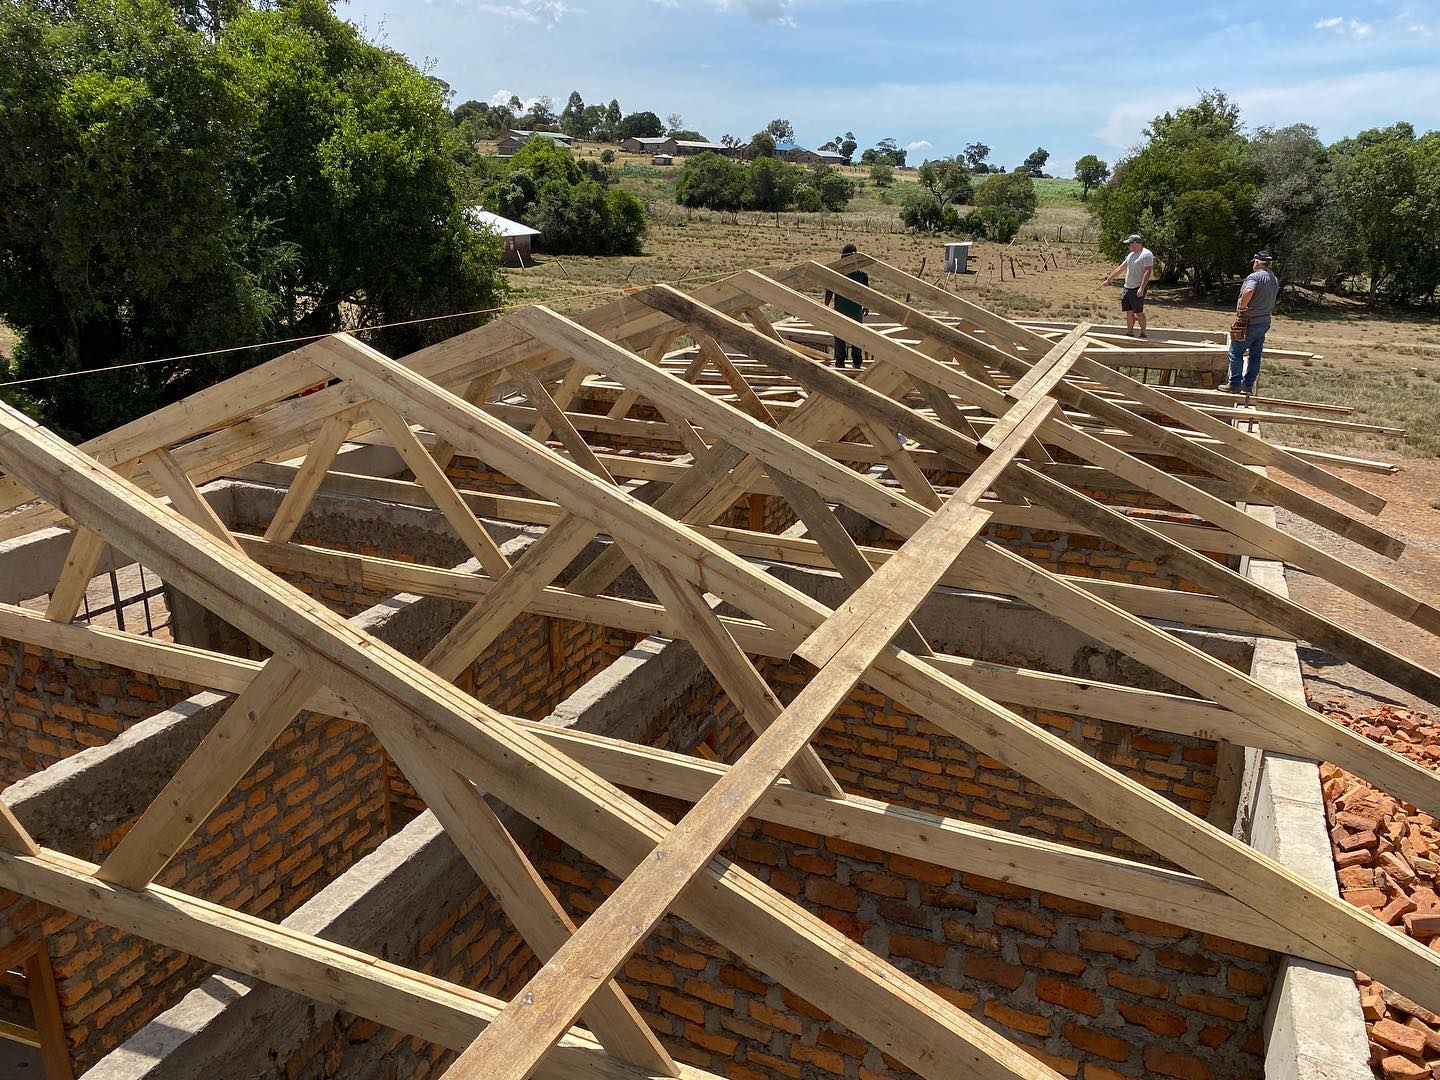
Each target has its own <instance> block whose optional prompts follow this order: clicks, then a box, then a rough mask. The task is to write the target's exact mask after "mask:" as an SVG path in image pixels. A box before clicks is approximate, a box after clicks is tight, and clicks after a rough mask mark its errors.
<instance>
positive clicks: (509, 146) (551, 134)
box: [496, 128, 575, 157]
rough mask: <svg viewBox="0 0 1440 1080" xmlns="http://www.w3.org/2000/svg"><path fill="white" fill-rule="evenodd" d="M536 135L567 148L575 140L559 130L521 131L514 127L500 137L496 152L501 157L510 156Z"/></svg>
mask: <svg viewBox="0 0 1440 1080" xmlns="http://www.w3.org/2000/svg"><path fill="white" fill-rule="evenodd" d="M536 135H539V136H541V137H542V138H546V139H552V140H554V141H555V142H557V143H559V144H560V145H561V146H563V147H566V148H567V149H568V148H569V146H570V144H571V143H573V142H574V141H575V140H574V139H573V138H571V137H570V136H569V135H562V134H561V133H560V132H558V131H520V130H518V129H513V128H512V129H511V130H510V131H507V132H506V133H505V134H504V135H502V136H501V137H500V142H499V145H498V146H497V147H496V153H498V154H499V155H500V156H501V157H510V156H511V155H512V154H514V153H515V151H516V150H519V149H520V148H521V147H522V146H524V145H525V144H526V143H527V142H529V141H530V140H531V139H533V138H534V137H535V136H536Z"/></svg>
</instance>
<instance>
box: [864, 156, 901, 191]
mask: <svg viewBox="0 0 1440 1080" xmlns="http://www.w3.org/2000/svg"><path fill="white" fill-rule="evenodd" d="M870 179H871V180H872V181H873V182H874V184H875V186H876V187H882V188H883V187H889V186H890V185H891V184H893V183H894V182H895V166H894V165H891V164H890V163H889V162H888V161H873V162H871V163H870Z"/></svg>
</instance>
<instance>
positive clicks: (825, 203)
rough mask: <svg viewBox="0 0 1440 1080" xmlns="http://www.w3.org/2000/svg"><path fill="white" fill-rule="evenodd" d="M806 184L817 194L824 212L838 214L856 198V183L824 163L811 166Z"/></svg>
mask: <svg viewBox="0 0 1440 1080" xmlns="http://www.w3.org/2000/svg"><path fill="white" fill-rule="evenodd" d="M805 183H806V184H807V185H808V186H809V187H810V189H811V190H813V191H814V192H815V194H816V198H817V200H818V201H819V203H820V207H819V208H820V209H822V210H830V211H834V212H836V213H838V212H840V211H841V210H844V209H845V207H847V206H848V205H850V200H851V199H853V198H854V197H855V181H853V180H851V179H850V178H849V177H848V176H846V175H845V174H844V173H842V172H841V171H840V170H839V169H836V168H834V167H833V166H830V165H826V164H824V163H823V162H821V163H819V164H816V165H811V166H810V169H809V171H808V173H807V174H806V177H805Z"/></svg>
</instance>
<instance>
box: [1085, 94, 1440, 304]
mask: <svg viewBox="0 0 1440 1080" xmlns="http://www.w3.org/2000/svg"><path fill="white" fill-rule="evenodd" d="M1090 205H1091V209H1092V213H1093V214H1094V216H1095V220H1096V222H1097V224H1098V225H1099V227H1100V246H1101V248H1102V250H1103V251H1104V252H1105V254H1106V255H1107V256H1114V257H1118V256H1119V254H1120V251H1121V249H1122V248H1123V241H1124V238H1125V237H1126V236H1127V235H1129V234H1130V233H1136V232H1138V233H1139V234H1140V235H1142V236H1143V237H1144V238H1145V243H1146V245H1147V246H1148V247H1149V248H1150V249H1151V250H1152V251H1153V252H1154V253H1155V257H1156V275H1157V280H1159V281H1161V282H1162V283H1169V284H1176V283H1180V282H1182V281H1183V282H1186V283H1188V284H1189V285H1190V287H1191V289H1192V290H1193V291H1194V292H1195V293H1196V294H1200V293H1204V292H1206V291H1208V290H1210V289H1213V288H1215V287H1216V286H1218V285H1220V284H1222V283H1224V282H1225V281H1226V280H1227V278H1229V277H1232V276H1233V275H1235V274H1237V273H1240V272H1241V271H1243V270H1245V269H1247V268H1248V267H1249V262H1250V259H1249V257H1250V256H1251V255H1252V254H1253V253H1254V252H1255V251H1257V250H1259V249H1261V248H1264V249H1268V250H1269V251H1270V252H1271V253H1272V254H1274V256H1275V258H1276V269H1277V272H1278V273H1279V274H1280V276H1281V278H1282V280H1284V281H1286V282H1287V283H1288V284H1291V285H1311V286H1314V287H1315V288H1317V289H1319V290H1321V291H1326V292H1337V291H1340V290H1341V289H1342V288H1344V287H1345V285H1346V283H1347V282H1349V281H1350V280H1352V279H1356V278H1358V279H1360V280H1361V281H1363V283H1364V292H1365V293H1366V294H1367V295H1368V296H1370V297H1374V298H1382V299H1386V300H1390V301H1394V302H1397V303H1410V302H1434V301H1435V299H1436V294H1437V289H1440V132H1435V131H1432V132H1429V133H1427V134H1425V135H1417V134H1416V133H1415V129H1414V127H1413V125H1411V124H1409V123H1406V122H1404V121H1401V122H1398V123H1395V124H1392V125H1391V126H1390V127H1386V128H1371V129H1368V130H1366V131H1361V132H1359V133H1358V134H1356V135H1353V136H1347V137H1345V138H1342V139H1339V140H1336V141H1335V142H1333V143H1330V144H1329V145H1326V144H1325V143H1324V142H1322V141H1321V140H1320V139H1319V137H1318V136H1317V133H1316V130H1315V128H1314V127H1312V126H1310V125H1309V124H1291V125H1289V126H1287V127H1281V128H1270V127H1262V128H1259V129H1257V130H1256V131H1254V132H1253V133H1247V132H1246V131H1245V129H1244V125H1243V124H1242V123H1241V120H1240V108H1239V106H1238V105H1237V104H1236V103H1235V102H1233V101H1232V100H1231V99H1230V98H1229V97H1228V96H1227V95H1225V94H1224V93H1223V92H1221V91H1219V90H1211V91H1208V92H1206V93H1203V94H1202V95H1201V96H1200V98H1199V100H1198V101H1197V102H1196V103H1195V104H1194V105H1191V106H1189V107H1187V108H1183V109H1178V110H1176V111H1175V112H1173V113H1170V112H1167V113H1165V114H1163V115H1161V116H1157V117H1156V118H1155V119H1154V120H1153V121H1152V122H1151V124H1150V126H1149V127H1147V128H1146V129H1145V133H1144V141H1143V142H1142V143H1141V144H1140V145H1139V146H1137V147H1136V148H1135V149H1134V150H1133V151H1132V152H1131V153H1129V154H1128V155H1126V156H1125V157H1124V158H1122V159H1121V160H1120V161H1119V162H1118V163H1117V164H1116V166H1115V169H1114V172H1113V175H1111V177H1110V178H1109V180H1108V181H1106V182H1105V183H1103V184H1100V185H1099V186H1097V187H1096V188H1095V191H1094V194H1093V196H1092V198H1091V200H1090Z"/></svg>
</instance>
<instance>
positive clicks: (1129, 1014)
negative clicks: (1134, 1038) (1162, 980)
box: [1115, 998, 1187, 1038]
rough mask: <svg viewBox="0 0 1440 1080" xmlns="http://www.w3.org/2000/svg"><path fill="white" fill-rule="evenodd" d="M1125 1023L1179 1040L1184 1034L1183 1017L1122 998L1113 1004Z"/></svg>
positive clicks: (1184, 1024)
mask: <svg viewBox="0 0 1440 1080" xmlns="http://www.w3.org/2000/svg"><path fill="white" fill-rule="evenodd" d="M1115 1007H1116V1008H1117V1009H1118V1010H1119V1011H1120V1015H1121V1016H1123V1017H1124V1018H1125V1020H1126V1022H1127V1023H1131V1024H1139V1025H1140V1026H1141V1027H1144V1028H1148V1029H1150V1030H1151V1031H1153V1032H1155V1034H1157V1035H1169V1036H1170V1037H1171V1038H1179V1037H1180V1036H1181V1035H1184V1034H1185V1028H1186V1026H1187V1025H1186V1023H1185V1020H1184V1018H1183V1017H1179V1016H1176V1015H1175V1014H1174V1013H1168V1012H1165V1011H1164V1010H1163V1009H1157V1008H1155V1007H1154V1006H1151V1005H1142V1004H1140V1003H1139V1002H1138V1001H1126V1000H1124V999H1123V998H1122V999H1121V1000H1120V1001H1117V1002H1116V1003H1115Z"/></svg>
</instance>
